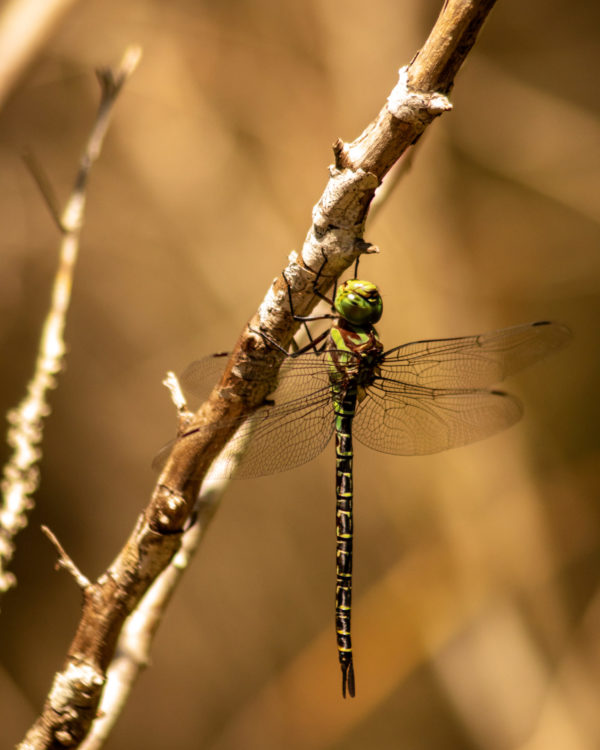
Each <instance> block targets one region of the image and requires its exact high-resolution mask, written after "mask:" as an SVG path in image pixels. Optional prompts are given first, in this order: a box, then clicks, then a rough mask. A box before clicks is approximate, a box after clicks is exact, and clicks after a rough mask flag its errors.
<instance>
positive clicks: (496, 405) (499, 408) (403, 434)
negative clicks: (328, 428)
mask: <svg viewBox="0 0 600 750" xmlns="http://www.w3.org/2000/svg"><path fill="white" fill-rule="evenodd" d="M387 386H388V382H387V381H386V380H385V379H384V380H383V381H376V383H375V384H374V385H372V386H370V387H369V389H368V392H367V396H366V397H365V399H364V400H363V401H362V402H361V403H360V404H359V406H358V409H357V414H356V417H355V419H354V429H353V432H354V435H355V437H356V438H357V440H359V441H360V442H361V443H363V444H364V445H367V446H368V447H369V448H372V449H373V450H376V451H380V452H382V453H394V454H396V455H401V456H420V455H425V454H428V453H438V452H439V451H444V450H447V449H448V448H457V447H459V446H461V445H468V444H469V443H474V442H475V441H477V440H482V439H483V438H486V437H489V436H490V435H494V434H495V433H496V432H500V430H504V429H506V428H507V427H510V426H511V425H512V424H514V423H515V422H517V421H518V420H519V419H520V417H521V414H522V408H521V404H520V403H519V401H518V400H517V399H516V398H514V397H513V396H510V395H509V394H507V393H503V392H501V391H484V390H464V391H458V390H454V391H453V390H443V389H433V388H415V387H413V386H410V385H406V386H405V388H404V391H403V392H402V393H401V392H400V388H399V384H398V383H394V384H393V386H394V388H393V390H391V389H390V390H388V388H387Z"/></svg>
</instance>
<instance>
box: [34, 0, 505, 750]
mask: <svg viewBox="0 0 600 750" xmlns="http://www.w3.org/2000/svg"><path fill="white" fill-rule="evenodd" d="M494 2H495V0H446V2H445V3H444V5H443V8H442V10H441V13H440V16H439V18H438V19H437V21H436V24H435V26H434V28H433V29H432V32H431V34H430V36H429V38H428V40H427V41H426V43H425V45H424V46H423V48H422V49H421V50H420V52H418V53H417V55H416V56H415V58H414V59H413V60H412V62H411V63H410V64H409V65H408V66H406V67H405V68H403V69H402V70H401V71H400V77H399V81H398V84H397V85H396V87H395V88H394V90H393V91H392V93H391V94H390V97H389V98H388V101H387V102H386V104H385V106H384V107H383V108H382V110H381V112H380V113H379V115H378V116H377V117H376V118H375V120H373V122H372V123H371V124H370V125H369V126H368V127H367V128H366V129H365V131H364V132H363V133H362V134H361V135H360V136H359V137H358V138H357V139H356V140H355V141H354V142H352V143H349V144H345V143H342V142H341V141H338V142H337V143H336V144H335V146H334V154H335V165H334V166H332V167H331V168H330V179H329V181H328V183H327V185H326V187H325V191H324V193H323V195H322V196H321V198H320V200H319V202H318V203H317V205H316V206H315V208H314V210H313V223H312V226H311V228H310V230H309V232H308V235H307V237H306V240H305V242H304V245H303V247H302V251H301V252H300V253H299V254H297V253H293V254H292V255H291V257H290V262H289V264H288V266H287V268H286V270H285V274H286V278H287V279H288V280H289V282H290V286H291V294H292V299H293V305H294V309H295V311H296V312H297V313H298V314H299V315H306V314H307V313H309V312H310V310H311V309H312V308H313V307H314V305H315V304H316V301H317V298H316V296H315V279H316V276H317V274H316V270H317V269H319V267H320V266H321V265H322V262H323V259H324V258H326V260H327V265H326V268H325V269H324V273H322V274H320V275H319V276H318V279H317V281H318V289H319V291H320V292H323V293H324V292H326V291H327V289H328V287H329V286H331V284H332V283H333V280H334V279H335V278H337V277H338V276H339V275H340V274H341V273H342V271H344V270H345V269H346V268H348V267H349V266H350V265H351V264H352V263H353V262H354V261H355V259H356V258H357V257H358V256H359V255H360V254H361V253H363V252H367V251H369V250H372V248H371V246H370V245H369V244H368V243H366V242H365V241H364V240H363V231H364V226H365V221H366V219H367V215H368V212H369V208H370V205H371V201H372V200H373V197H374V195H375V192H376V190H377V188H378V187H379V185H380V184H381V182H382V180H383V178H384V177H385V175H386V174H387V172H388V171H389V170H390V169H391V167H392V166H393V165H394V163H395V162H396V161H397V160H398V158H399V157H400V156H401V155H402V154H403V153H404V152H405V151H406V150H407V149H408V148H409V147H410V146H411V145H413V144H414V143H415V142H416V141H417V140H418V139H419V138H420V136H421V135H422V134H423V132H424V131H425V130H426V128H427V126H428V125H429V124H430V123H431V122H432V121H433V120H434V119H435V118H436V117H437V116H439V115H440V114H442V113H443V112H445V111H448V110H449V109H450V108H451V105H450V103H449V101H448V99H447V97H446V94H447V93H448V92H449V90H450V89H451V87H452V84H453V81H454V76H455V74H456V73H457V71H458V70H459V68H460V66H461V64H462V62H463V61H464V59H465V57H466V56H467V54H468V53H469V51H470V49H471V48H472V46H473V44H474V43H475V40H476V37H477V33H478V31H479V29H480V28H481V25H482V24H483V22H484V20H485V18H486V16H487V14H488V13H489V11H490V10H491V8H492V7H493V5H494ZM251 328H253V329H260V330H262V331H264V332H265V333H267V334H268V335H269V336H270V337H272V338H273V339H275V340H276V341H278V342H279V343H280V344H281V345H282V346H283V347H284V348H286V347H287V346H288V345H289V343H290V341H291V339H292V337H293V335H294V333H295V331H296V329H297V323H296V322H295V321H294V319H293V318H292V316H291V314H290V309H289V301H288V291H287V287H286V285H285V284H284V283H283V281H282V280H281V279H279V278H278V279H276V280H275V281H274V282H273V284H272V285H271V288H270V289H269V291H268V292H267V295H266V297H265V299H264V301H263V303H262V304H261V306H260V308H259V310H258V312H257V313H256V315H255V316H254V317H253V319H252V320H251V321H250V324H249V326H248V328H247V329H246V330H245V331H244V333H242V335H241V337H240V339H239V341H238V343H237V345H236V347H235V350H234V352H233V354H232V356H231V359H230V361H229V363H228V366H227V368H226V371H225V374H224V376H223V378H222V380H221V382H220V383H219V385H218V386H217V387H216V388H215V389H214V391H213V393H212V394H211V396H210V398H209V400H208V401H207V402H206V403H205V404H204V405H203V406H202V407H201V408H200V409H199V410H198V412H196V414H195V415H193V417H192V421H191V424H190V425H189V426H187V427H186V429H185V430H184V431H183V435H182V436H181V437H180V438H179V439H178V440H177V441H176V443H175V444H174V447H173V450H172V452H171V455H170V457H169V460H168V462H167V464H166V466H165V468H164V470H163V472H162V474H161V476H160V478H159V481H158V484H157V486H156V489H155V491H154V493H153V495H152V498H151V499H150V502H149V504H148V506H147V508H146V510H145V512H144V513H143V515H142V516H141V517H140V518H139V520H138V523H137V525H136V528H135V529H134V531H133V532H132V534H131V536H130V538H129V540H128V541H127V542H126V544H125V546H124V547H123V549H122V551H121V552H120V553H119V555H118V556H117V558H116V560H115V561H114V562H113V563H112V565H111V566H110V568H109V569H108V570H107V571H106V573H105V574H104V575H103V576H101V577H100V578H99V579H98V580H97V581H96V582H95V583H93V584H92V586H91V587H89V589H86V591H85V592H84V602H83V612H82V616H81V620H80V622H79V625H78V628H77V632H76V633H75V636H74V639H73V641H72V643H71V646H70V648H69V653H68V656H67V659H66V662H65V664H64V666H63V668H62V670H61V672H59V673H58V674H57V675H56V677H55V680H54V684H53V687H52V689H51V691H50V694H49V696H48V698H47V700H46V703H45V705H44V709H43V711H42V714H41V715H40V717H39V718H38V720H37V721H36V722H35V724H34V725H33V727H32V728H31V729H30V731H29V733H28V735H27V737H26V739H25V740H24V742H23V743H22V745H21V748H58V747H61V746H62V745H61V744H60V743H62V744H63V745H64V744H67V743H68V744H69V745H70V746H74V745H76V744H77V743H79V742H81V740H82V739H83V738H84V737H85V735H86V734H87V733H88V731H89V729H90V726H91V724H92V722H93V720H94V717H95V715H96V711H97V707H98V702H99V700H100V694H101V692H102V688H103V686H104V685H105V683H106V680H107V670H108V669H109V665H111V662H113V663H114V664H116V662H114V661H113V660H114V659H116V658H117V657H116V656H115V654H116V650H117V643H118V639H119V635H120V634H121V632H122V630H123V626H124V623H125V621H126V620H127V618H128V617H129V616H130V615H131V613H132V612H133V611H134V610H135V609H136V608H137V607H138V605H139V604H140V602H143V601H144V599H143V598H144V595H145V594H146V592H147V591H148V590H149V588H150V587H151V586H152V584H153V582H154V580H155V579H156V578H157V577H158V576H159V575H160V574H161V573H162V571H164V570H165V569H171V568H172V566H173V565H175V560H176V559H177V558H175V557H174V555H175V553H176V552H177V551H178V550H179V548H180V546H181V544H182V540H183V539H184V537H185V534H184V529H185V527H186V523H187V522H188V521H189V519H190V517H191V516H192V513H193V511H194V507H195V504H196V500H197V497H198V492H199V488H200V485H201V483H202V478H203V476H204V474H205V473H206V470H207V468H208V466H209V465H210V464H211V463H212V461H213V459H214V458H215V457H216V456H217V455H218V454H219V452H220V451H221V449H222V448H223V447H224V445H225V444H226V442H227V440H228V439H229V438H230V437H231V435H232V432H233V428H232V427H231V426H229V427H228V426H227V425H232V424H233V423H234V421H235V420H237V419H241V418H244V417H245V416H247V415H249V414H250V413H251V412H252V411H253V410H254V409H255V408H257V406H259V405H260V404H261V403H262V402H263V400H264V398H265V397H266V396H267V394H268V392H269V390H270V389H271V388H272V387H273V384H274V381H275V378H276V371H277V368H278V366H279V364H280V361H281V358H282V356H283V355H281V354H280V353H278V352H276V351H275V352H274V351H272V350H267V347H266V346H265V343H264V340H263V339H262V337H261V336H258V335H256V334H254V333H253V332H252V331H251ZM258 368H260V372H261V373H262V375H263V378H262V379H257V378H252V373H253V372H255V371H256V370H257V369H258ZM265 373H267V374H268V376H269V377H266V376H265ZM176 580H177V576H171V581H172V582H171V583H169V584H168V585H169V586H174V585H175V583H176ZM159 598H160V599H161V601H162V604H161V606H164V604H166V601H167V600H168V595H166V594H165V592H163V593H162V594H161V596H160V597H159ZM142 606H143V605H142ZM149 609H151V608H149ZM137 614H138V612H136V615H137ZM130 622H131V621H130ZM137 627H139V623H137V624H136V628H137ZM144 627H145V630H144V631H140V630H137V637H143V638H144V639H146V638H148V639H150V638H151V636H152V633H153V632H154V629H155V627H156V618H155V611H153V612H152V614H151V615H149V616H148V618H147V620H146V622H145V626H144ZM142 632H143V636H142ZM121 655H122V654H119V656H121ZM131 661H132V664H131V667H132V668H131V670H130V671H129V676H128V677H127V678H126V679H125V680H124V681H123V683H122V690H121V693H122V695H121V697H122V698H123V700H124V698H125V697H126V693H127V691H128V690H129V689H130V686H131V684H132V682H133V679H134V676H135V674H136V673H137V670H139V668H141V667H140V661H142V662H143V659H141V660H139V659H137V663H133V662H136V657H135V656H133V657H132V659H131ZM115 671H116V670H115ZM111 675H112V666H111ZM115 679H117V680H118V677H116V678H115ZM109 685H110V687H111V688H112V686H113V682H112V679H111V681H110V683H109ZM119 688H120V686H119V685H117V690H119ZM106 692H107V693H108V686H107V691H106ZM111 696H112V693H111ZM123 700H119V701H112V698H111V700H110V701H108V700H107V701H103V703H102V709H103V711H105V710H107V711H113V712H114V711H116V712H118V711H119V710H120V706H122V704H123ZM105 718H106V717H102V719H101V720H102V721H104V719H105ZM114 718H115V716H114V715H113V716H112V717H111V719H110V720H111V721H114ZM100 734H102V733H101V732H100V731H99V735H100ZM102 736H105V735H104V734H102ZM97 746H98V743H96V744H94V743H93V742H91V744H90V745H89V747H97Z"/></svg>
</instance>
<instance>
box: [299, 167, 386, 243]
mask: <svg viewBox="0 0 600 750" xmlns="http://www.w3.org/2000/svg"><path fill="white" fill-rule="evenodd" d="M378 185H379V180H378V178H377V175H375V174H373V173H372V172H365V170H364V169H337V168H336V167H334V166H331V167H330V168H329V182H328V183H327V187H326V188H325V192H324V193H323V195H322V196H321V200H320V201H319V202H318V203H317V205H316V206H315V207H314V209H313V216H312V219H313V227H314V230H315V233H316V234H317V235H323V234H324V233H325V232H327V231H328V230H329V229H331V228H334V229H354V227H356V226H357V225H358V224H360V225H362V223H363V222H364V220H365V211H364V198H365V194H366V195H368V196H369V198H371V197H372V195H373V194H374V192H375V190H376V189H377V187H378Z"/></svg>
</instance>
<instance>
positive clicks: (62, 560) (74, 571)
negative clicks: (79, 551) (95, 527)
mask: <svg viewBox="0 0 600 750" xmlns="http://www.w3.org/2000/svg"><path fill="white" fill-rule="evenodd" d="M41 528H42V532H43V533H44V534H45V535H46V536H47V537H48V539H49V540H50V541H51V542H52V544H53V545H54V547H55V548H56V551H57V552H58V561H57V563H56V565H57V567H59V568H64V569H65V570H66V571H68V572H69V573H70V574H71V575H72V576H73V578H74V579H75V580H76V581H77V585H78V586H79V588H80V589H85V588H87V587H88V586H89V585H90V581H89V579H88V578H86V577H85V576H84V575H83V573H82V572H81V571H80V570H79V568H78V567H77V565H75V563H74V562H73V560H72V559H71V558H70V557H69V555H67V553H66V552H65V549H64V547H63V546H62V544H61V543H60V542H59V541H58V539H57V538H56V535H55V534H54V533H53V532H52V531H50V529H49V528H48V527H47V526H42V527H41Z"/></svg>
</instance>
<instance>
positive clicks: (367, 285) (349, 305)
mask: <svg viewBox="0 0 600 750" xmlns="http://www.w3.org/2000/svg"><path fill="white" fill-rule="evenodd" d="M333 304H334V307H335V309H336V312H337V313H339V315H340V316H341V317H342V318H344V320H347V321H348V322H349V323H352V324H353V325H356V326H364V325H373V324H374V323H377V321H378V320H379V319H380V318H381V314H382V313H383V300H382V299H381V295H380V294H379V290H378V289H377V287H376V286H375V284H371V282H370V281H361V280H360V279H350V280H349V281H345V282H344V283H343V284H342V285H341V286H340V288H339V289H338V290H337V294H336V295H335V300H334V303H333Z"/></svg>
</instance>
